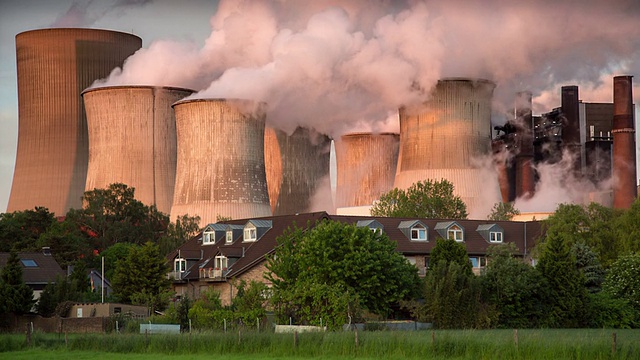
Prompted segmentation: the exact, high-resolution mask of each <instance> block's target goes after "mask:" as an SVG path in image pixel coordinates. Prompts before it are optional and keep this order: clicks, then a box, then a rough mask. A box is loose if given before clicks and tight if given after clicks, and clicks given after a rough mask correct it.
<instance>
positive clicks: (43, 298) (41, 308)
mask: <svg viewBox="0 0 640 360" xmlns="http://www.w3.org/2000/svg"><path fill="white" fill-rule="evenodd" d="M75 264H76V265H75V266H74V268H73V272H72V273H71V276H69V277H66V276H60V275H58V276H57V277H56V279H55V282H53V283H49V284H47V286H45V288H44V290H43V291H42V293H41V294H40V299H39V300H38V303H37V304H36V312H37V313H38V314H40V315H42V316H44V317H50V316H53V315H54V314H55V313H56V308H57V307H58V305H59V304H61V303H63V302H65V301H71V302H91V301H95V300H98V298H97V294H94V293H93V292H92V291H91V288H90V283H89V276H88V272H87V270H86V267H85V265H84V262H82V261H77V262H76V263H75Z"/></svg>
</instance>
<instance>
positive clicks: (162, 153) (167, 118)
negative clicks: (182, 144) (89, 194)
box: [82, 86, 193, 214]
mask: <svg viewBox="0 0 640 360" xmlns="http://www.w3.org/2000/svg"><path fill="white" fill-rule="evenodd" d="M192 93H193V91H192V90H188V89H180V88H170V87H153V86H113V87H99V88H92V89H88V90H85V91H84V92H83V93H82V96H83V99H84V105H85V109H86V113H87V123H88V130H89V166H88V170H87V181H86V186H85V190H86V191H90V190H93V189H96V188H97V189H104V188H107V187H108V186H109V185H110V184H112V183H124V184H126V185H128V186H130V187H133V188H135V191H136V192H135V196H136V199H138V200H140V201H142V202H143V203H144V204H145V205H155V206H156V207H157V209H158V210H159V211H161V212H163V213H166V214H169V213H170V212H171V204H172V202H173V189H174V186H175V179H176V156H177V140H176V121H175V116H174V112H173V109H172V108H171V105H172V104H173V103H175V102H177V101H178V100H181V99H183V98H185V97H187V96H189V95H191V94H192Z"/></svg>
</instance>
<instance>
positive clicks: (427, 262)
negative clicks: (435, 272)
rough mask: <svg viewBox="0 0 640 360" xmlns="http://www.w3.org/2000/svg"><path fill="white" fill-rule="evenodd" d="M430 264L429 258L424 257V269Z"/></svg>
mask: <svg viewBox="0 0 640 360" xmlns="http://www.w3.org/2000/svg"><path fill="white" fill-rule="evenodd" d="M430 262H431V257H429V256H425V257H424V267H426V268H428V267H429V263H430Z"/></svg>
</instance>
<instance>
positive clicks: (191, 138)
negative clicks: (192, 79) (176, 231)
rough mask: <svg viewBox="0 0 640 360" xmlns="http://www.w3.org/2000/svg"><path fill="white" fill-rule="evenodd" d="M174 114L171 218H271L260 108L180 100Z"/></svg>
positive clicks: (245, 103)
mask: <svg viewBox="0 0 640 360" xmlns="http://www.w3.org/2000/svg"><path fill="white" fill-rule="evenodd" d="M173 109H174V111H175V114H176V134H177V139H178V157H177V160H178V162H177V166H176V184H175V189H174V193H173V206H172V208H171V219H172V220H174V221H175V219H176V218H177V217H178V216H180V215H184V214H189V215H190V216H195V215H198V216H200V219H201V220H200V223H201V224H209V223H215V222H216V221H217V218H218V216H222V217H230V218H232V219H246V218H255V217H261V216H271V207H270V205H269V194H268V192H267V179H266V174H265V165H264V124H265V115H264V111H263V109H262V105H258V104H256V103H254V102H252V101H247V100H231V99H197V100H181V101H178V102H177V103H175V104H174V105H173Z"/></svg>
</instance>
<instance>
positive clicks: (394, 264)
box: [266, 221, 419, 327]
mask: <svg viewBox="0 0 640 360" xmlns="http://www.w3.org/2000/svg"><path fill="white" fill-rule="evenodd" d="M395 247H396V244H395V243H394V242H392V241H391V240H389V238H388V237H387V236H386V234H384V233H382V232H379V231H372V230H371V229H369V228H367V227H357V226H355V225H350V224H344V223H341V222H334V221H323V222H320V223H319V224H317V225H316V226H315V227H313V228H311V229H309V230H307V231H305V230H303V229H300V228H294V229H289V230H288V231H286V232H285V233H284V234H283V235H282V236H280V237H279V238H278V247H277V248H276V250H275V253H274V255H273V256H271V257H270V258H269V259H268V264H267V269H268V272H267V274H266V277H267V279H269V280H270V281H271V282H272V283H273V292H274V293H273V296H272V303H273V305H274V307H275V308H276V310H277V311H278V312H279V314H280V315H281V316H285V317H287V316H292V317H294V318H296V319H297V321H298V322H301V323H309V324H315V325H320V319H324V320H323V321H324V324H325V325H328V326H330V327H332V326H333V327H335V326H341V325H342V324H344V323H346V322H348V317H349V316H350V317H352V318H353V319H354V320H355V318H356V317H357V316H358V315H359V310H361V309H363V310H367V311H369V312H371V313H374V314H379V315H386V314H388V313H389V312H390V311H391V305H392V304H394V303H397V302H398V301H399V300H402V299H405V298H407V297H409V296H410V295H412V294H414V293H415V291H416V289H417V286H418V282H419V278H418V273H417V269H416V267H415V266H413V265H411V264H410V263H409V262H408V261H407V260H406V259H405V258H404V257H403V256H402V255H401V254H400V253H398V252H396V250H395Z"/></svg>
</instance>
